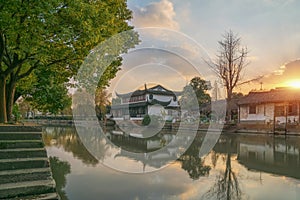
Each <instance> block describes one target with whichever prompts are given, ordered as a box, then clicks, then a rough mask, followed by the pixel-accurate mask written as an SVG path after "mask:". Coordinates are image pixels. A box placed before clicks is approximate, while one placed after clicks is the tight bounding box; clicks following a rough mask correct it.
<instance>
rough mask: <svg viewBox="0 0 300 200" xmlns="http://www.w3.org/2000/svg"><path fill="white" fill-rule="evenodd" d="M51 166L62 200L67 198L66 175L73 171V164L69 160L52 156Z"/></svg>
mask: <svg viewBox="0 0 300 200" xmlns="http://www.w3.org/2000/svg"><path fill="white" fill-rule="evenodd" d="M49 160H50V166H51V171H52V176H53V178H54V180H55V182H56V191H57V193H58V194H59V196H60V198H61V200H67V199H68V197H67V195H66V192H65V191H64V188H65V186H66V183H67V181H66V175H67V174H69V173H71V166H70V164H69V163H68V162H64V161H60V160H59V159H58V158H57V157H50V158H49Z"/></svg>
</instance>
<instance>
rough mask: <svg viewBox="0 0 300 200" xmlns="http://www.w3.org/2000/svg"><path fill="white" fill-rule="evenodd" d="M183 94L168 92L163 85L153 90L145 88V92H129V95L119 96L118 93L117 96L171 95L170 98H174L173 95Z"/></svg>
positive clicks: (121, 95)
mask: <svg viewBox="0 0 300 200" xmlns="http://www.w3.org/2000/svg"><path fill="white" fill-rule="evenodd" d="M159 89H162V90H164V91H161V90H159ZM181 93H182V92H177V91H171V90H168V89H166V88H164V87H163V86H161V85H156V86H154V87H151V88H148V89H147V88H145V89H144V90H136V91H134V92H129V93H125V94H118V93H116V95H117V96H119V97H134V96H140V95H144V94H158V95H159V94H161V95H169V96H173V95H177V96H178V95H181Z"/></svg>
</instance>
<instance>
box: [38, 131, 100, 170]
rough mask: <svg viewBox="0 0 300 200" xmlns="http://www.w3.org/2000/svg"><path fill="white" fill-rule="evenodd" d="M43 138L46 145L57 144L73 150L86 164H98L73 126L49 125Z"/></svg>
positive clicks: (68, 150) (56, 145) (66, 149)
mask: <svg viewBox="0 0 300 200" xmlns="http://www.w3.org/2000/svg"><path fill="white" fill-rule="evenodd" d="M43 140H44V143H45V145H46V146H55V147H58V148H63V149H64V151H66V152H71V153H72V154H73V156H74V157H76V158H78V159H80V160H81V161H82V162H83V163H84V164H87V165H92V166H95V165H96V164H98V160H97V159H96V158H94V157H93V156H92V155H91V154H90V153H89V152H88V151H87V149H86V148H85V147H84V145H83V144H82V142H81V141H80V138H79V137H78V135H77V133H76V130H75V129H74V128H72V127H47V128H45V130H44V134H43Z"/></svg>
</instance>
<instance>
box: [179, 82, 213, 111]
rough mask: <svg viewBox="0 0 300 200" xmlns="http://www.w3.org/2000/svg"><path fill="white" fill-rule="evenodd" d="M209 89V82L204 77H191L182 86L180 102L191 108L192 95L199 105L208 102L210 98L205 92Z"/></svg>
mask: <svg viewBox="0 0 300 200" xmlns="http://www.w3.org/2000/svg"><path fill="white" fill-rule="evenodd" d="M209 89H210V88H209V84H208V82H207V81H205V80H204V79H201V78H200V77H194V78H192V79H191V81H190V83H189V84H188V85H187V86H185V87H184V88H183V95H182V98H181V100H180V101H181V104H184V105H185V106H186V107H187V108H193V104H194V102H193V98H192V97H193V95H196V97H197V101H198V104H199V106H201V105H202V104H205V103H210V101H211V98H210V96H209V94H208V93H207V91H208V90H209Z"/></svg>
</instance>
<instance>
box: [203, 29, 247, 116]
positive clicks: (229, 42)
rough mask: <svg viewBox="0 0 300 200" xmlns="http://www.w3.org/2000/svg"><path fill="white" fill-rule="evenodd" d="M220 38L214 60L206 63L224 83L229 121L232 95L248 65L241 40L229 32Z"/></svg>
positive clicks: (245, 49) (245, 48)
mask: <svg viewBox="0 0 300 200" xmlns="http://www.w3.org/2000/svg"><path fill="white" fill-rule="evenodd" d="M222 37H223V38H222V40H221V41H219V42H218V44H219V51H218V54H217V58H216V60H215V61H213V62H207V63H208V65H209V66H210V67H212V68H213V69H214V71H215V72H216V74H217V75H218V76H219V77H220V78H221V80H222V81H223V83H224V86H225V88H226V92H227V105H228V106H227V117H229V118H228V119H230V114H231V113H230V111H231V108H230V105H231V99H232V93H233V90H234V89H235V87H236V86H237V85H238V84H239V82H240V81H241V75H242V71H243V69H244V68H245V66H246V65H247V64H248V62H247V55H248V49H247V47H242V46H241V38H240V37H239V36H238V35H236V34H234V33H233V32H232V31H231V30H230V31H228V32H225V34H224V35H223V36H222Z"/></svg>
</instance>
